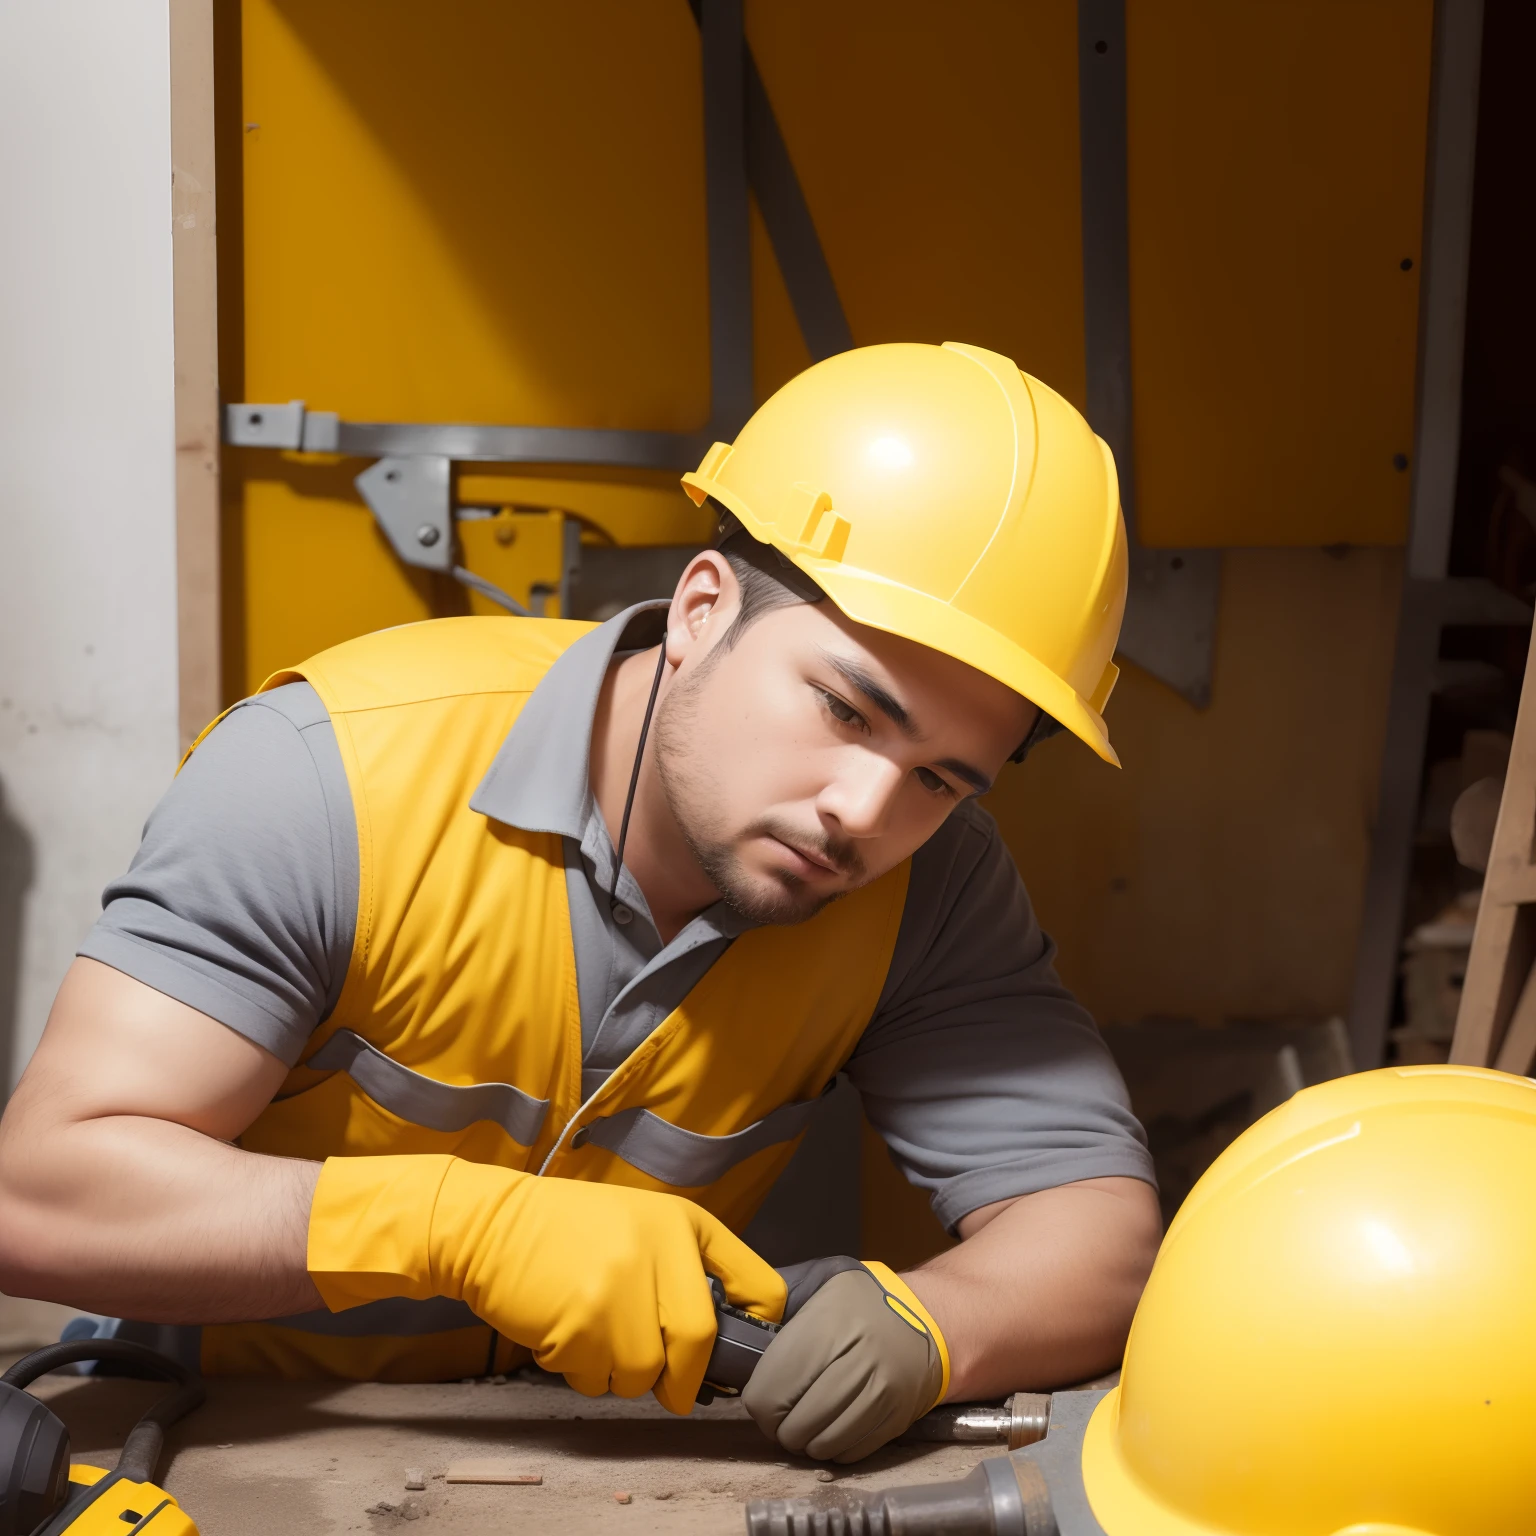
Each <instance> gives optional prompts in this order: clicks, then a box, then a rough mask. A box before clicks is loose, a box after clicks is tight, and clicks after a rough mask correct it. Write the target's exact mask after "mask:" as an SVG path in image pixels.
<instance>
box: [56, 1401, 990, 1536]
mask: <svg viewBox="0 0 1536 1536" xmlns="http://www.w3.org/2000/svg"><path fill="white" fill-rule="evenodd" d="M36 1390H37V1391H38V1394H39V1395H40V1396H43V1397H46V1398H47V1399H48V1401H49V1403H50V1405H51V1406H52V1408H53V1409H54V1411H55V1412H56V1413H58V1414H59V1415H60V1417H61V1418H63V1420H64V1422H65V1423H66V1424H67V1425H68V1426H69V1430H70V1436H71V1442H72V1448H73V1452H74V1460H76V1461H83V1462H87V1463H90V1464H92V1465H95V1466H108V1467H110V1466H111V1465H113V1462H114V1460H115V1458H116V1455H117V1450H118V1448H119V1447H120V1446H121V1444H122V1439H123V1436H124V1435H125V1434H126V1433H127V1431H128V1430H129V1428H130V1427H131V1426H132V1424H133V1422H134V1420H135V1419H136V1418H137V1417H138V1415H139V1414H140V1413H141V1412H143V1410H144V1409H145V1408H146V1407H147V1406H148V1405H149V1404H150V1403H151V1402H152V1401H153V1400H154V1398H155V1396H156V1395H157V1393H158V1392H161V1391H163V1390H164V1389H163V1388H157V1387H155V1386H152V1385H150V1384H149V1383H145V1382H135V1381H120V1380H101V1379H92V1378H82V1377H69V1376H51V1377H48V1378H45V1380H44V1381H42V1382H40V1383H39V1384H38V1387H37V1389H36ZM984 1454H987V1455H990V1454H1002V1448H1001V1447H997V1448H996V1449H995V1450H994V1448H992V1447H983V1446H974V1445H972V1446H951V1445H939V1446H888V1447H886V1449H885V1450H883V1451H880V1452H879V1453H877V1454H876V1455H875V1456H872V1457H871V1458H869V1460H867V1461H864V1462H860V1463H859V1464H858V1466H857V1467H855V1468H836V1469H834V1472H835V1478H836V1480H837V1481H838V1482H846V1483H850V1484H853V1485H855V1486H861V1487H875V1488H879V1487H889V1486H893V1485H895V1484H900V1483H926V1482H937V1481H941V1480H943V1479H946V1478H954V1477H961V1476H963V1475H964V1474H965V1473H966V1472H968V1471H969V1470H970V1469H971V1468H972V1467H973V1466H975V1464H976V1463H977V1461H978V1460H980V1459H981V1456H982V1455H984ZM466 1456H495V1457H497V1458H498V1459H499V1460H507V1461H512V1462H515V1463H516V1464H517V1466H518V1467H519V1468H520V1469H523V1470H526V1471H527V1472H529V1473H538V1474H540V1475H541V1476H542V1477H543V1482H542V1484H540V1485H539V1486H537V1487H529V1486H525V1487H515V1486H514V1487H508V1486H481V1485H464V1484H451V1485H450V1484H448V1483H446V1482H444V1480H443V1473H444V1471H445V1470H446V1469H447V1466H448V1463H449V1462H450V1461H456V1460H458V1459H459V1458H461V1457H466ZM412 1468H419V1469H420V1470H421V1471H422V1472H424V1473H425V1474H426V1488H425V1489H424V1490H423V1491H420V1492H408V1491H407V1489H406V1487H405V1481H406V1473H407V1471H408V1470H410V1469H412ZM825 1470H826V1469H825V1468H823V1467H822V1466H821V1465H820V1464H818V1463H816V1462H812V1461H810V1460H807V1459H805V1458H803V1457H790V1456H788V1455H787V1454H786V1453H785V1452H784V1451H782V1450H780V1449H779V1448H778V1447H777V1446H775V1445H773V1444H771V1443H770V1442H769V1441H768V1440H766V1439H765V1438H764V1437H763V1435H762V1434H761V1433H760V1432H759V1430H758V1429H757V1427H756V1426H755V1425H754V1424H753V1423H752V1421H751V1420H750V1419H749V1418H748V1417H747V1416H746V1413H745V1411H744V1410H743V1409H742V1408H741V1406H740V1405H739V1404H738V1403H733V1402H729V1401H718V1402H715V1403H713V1404H711V1405H710V1406H708V1407H705V1408H695V1409H694V1411H693V1413H692V1414H691V1415H690V1416H689V1417H688V1418H686V1419H679V1418H674V1417H673V1416H672V1415H671V1414H669V1413H667V1412H666V1411H665V1410H664V1409H663V1408H661V1407H660V1406H659V1405H658V1404H657V1403H656V1402H655V1401H654V1400H653V1399H651V1398H645V1399H642V1400H639V1401H634V1402H628V1401H624V1400H621V1399H618V1398H611V1397H605V1398H595V1399H594V1398H585V1397H581V1396H579V1395H578V1394H577V1393H575V1392H572V1391H570V1390H569V1389H568V1388H566V1387H564V1386H548V1385H543V1384H532V1383H528V1382H521V1381H515V1380H513V1381H508V1382H507V1383H505V1384H494V1383H491V1382H479V1383H474V1384H468V1385H460V1384H458V1383H453V1384H448V1385H435V1386H391V1385H374V1384H368V1385H361V1386H332V1385H318V1384H310V1383H297V1382H273V1381H257V1380H223V1381H212V1382H210V1383H209V1388H208V1402H207V1404H206V1405H205V1406H204V1407H203V1408H201V1409H199V1410H198V1411H197V1412H196V1413H195V1414H193V1415H192V1416H191V1417H190V1418H189V1419H187V1420H186V1421H185V1422H184V1423H183V1424H181V1425H180V1426H178V1427H177V1428H176V1429H174V1430H172V1431H171V1435H170V1438H169V1442H168V1448H167V1453H166V1458H165V1460H164V1462H163V1463H162V1465H161V1469H160V1481H161V1482H162V1483H163V1484H164V1485H165V1487H166V1488H168V1489H169V1490H170V1492H171V1493H172V1494H174V1495H175V1496H176V1498H177V1500H178V1501H179V1502H180V1503H181V1505H182V1507H183V1508H184V1509H186V1511H187V1512H188V1514H190V1515H191V1516H192V1518H193V1519H194V1520H195V1521H196V1522H197V1524H198V1526H199V1528H200V1529H201V1530H202V1532H203V1536H257V1533H258V1532H259V1533H260V1536H316V1533H318V1532H338V1533H342V1532H354V1531H357V1532H366V1533H369V1536H434V1533H442V1536H448V1533H453V1536H478V1533H481V1532H485V1533H490V1532H497V1533H501V1532H505V1531H508V1530H514V1529H516V1530H522V1531H526V1532H545V1531H551V1532H561V1533H570V1536H584V1533H587V1532H593V1533H602V1536H618V1533H626V1536H640V1533H652V1532H654V1533H658V1536H662V1533H673V1532H676V1533H679V1536H684V1533H686V1536H704V1533H711V1536H713V1533H720V1536H726V1533H729V1536H740V1533H741V1532H743V1531H744V1529H745V1525H744V1522H743V1519H742V1512H741V1506H742V1503H743V1501H744V1500H746V1499H753V1498H764V1497H767V1498H785V1497H793V1496H797V1495H801V1494H808V1493H810V1492H812V1491H813V1490H814V1489H817V1488H819V1487H822V1486H823V1484H822V1482H821V1481H820V1480H818V1478H817V1473H818V1471H822V1472H824V1471H825ZM616 1493H628V1494H630V1495H631V1496H632V1501H631V1502H630V1503H628V1504H620V1503H618V1502H617V1501H616V1500H615V1498H614V1495H615V1494H616ZM408 1501H409V1502H408ZM423 1521H424V1522H425V1523H424V1524H423V1523H422V1522H423Z"/></svg>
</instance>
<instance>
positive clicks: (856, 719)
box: [821, 692, 862, 725]
mask: <svg viewBox="0 0 1536 1536" xmlns="http://www.w3.org/2000/svg"><path fill="white" fill-rule="evenodd" d="M821 697H822V699H823V700H824V701H825V702H826V706H827V708H828V710H830V711H831V714H832V718H833V719H834V720H840V721H842V723H843V724H844V725H858V724H860V723H861V722H862V716H861V715H860V714H859V712H858V710H856V709H855V708H854V707H853V705H851V704H849V703H846V702H845V701H844V700H842V699H840V698H838V696H837V695H836V694H835V693H825V692H824V693H823V694H822V696H821Z"/></svg>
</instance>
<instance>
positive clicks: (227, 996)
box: [79, 683, 358, 1066]
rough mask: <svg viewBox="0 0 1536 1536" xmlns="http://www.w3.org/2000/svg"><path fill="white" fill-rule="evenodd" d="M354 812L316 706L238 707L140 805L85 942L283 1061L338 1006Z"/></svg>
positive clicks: (297, 691) (300, 686)
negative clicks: (138, 837) (135, 835)
mask: <svg viewBox="0 0 1536 1536" xmlns="http://www.w3.org/2000/svg"><path fill="white" fill-rule="evenodd" d="M357 862H358V861H357V823H356V818H355V816H354V814H353V811H352V802H351V795H350V793H349V791H348V788H347V782H346V771H345V769H344V768H343V766H342V762H341V754H340V752H339V751H338V749H337V746H336V737H335V732H334V729H333V728H332V726H331V722H330V719H329V717H328V715H327V714H326V711H325V707H324V705H322V704H321V702H320V699H319V697H318V696H317V695H316V693H315V691H314V690H313V688H311V687H310V686H309V684H308V683H290V684H287V685H286V686H284V687H282V688H278V689H274V690H273V691H272V692H271V693H266V694H260V695H258V696H257V697H256V698H254V699H248V700H246V701H245V702H244V703H243V704H240V705H237V706H236V707H235V708H234V709H233V710H231V711H230V713H229V714H228V715H227V716H225V718H224V719H223V720H222V721H220V722H219V724H218V725H217V726H216V727H215V728H214V729H213V730H212V731H211V732H210V733H209V735H208V737H207V738H206V740H204V741H203V743H202V744H201V745H200V746H199V747H198V749H197V750H196V751H195V752H194V753H193V754H192V756H191V757H190V758H189V759H188V760H187V763H186V765H185V766H184V767H183V768H182V770H181V772H180V773H179V774H178V775H177V776H176V778H175V779H174V780H173V781H172V783H171V786H170V788H169V789H168V790H167V791H166V792H165V795H164V796H163V797H162V798H161V800H160V803H159V804H158V805H157V806H156V807H155V809H154V811H153V812H152V813H151V815H150V818H149V821H148V823H147V824H146V826H145V828H144V837H143V841H142V842H141V843H140V845H139V850H138V852H137V854H135V856H134V859H133V863H132V865H131V866H130V867H129V869H128V872H127V873H126V874H125V875H123V876H122V877H121V878H120V879H118V880H114V881H113V882H112V883H111V884H110V885H109V886H108V887H107V888H106V891H105V892H104V894H103V896H102V914H101V917H100V918H99V919H98V920H97V922H96V925H95V926H94V927H93V928H92V929H91V931H90V933H89V934H88V935H87V936H86V939H85V942H84V943H83V944H82V945H81V946H80V951H79V952H80V954H82V955H84V956H86V957H87V958H89V959H92V960H99V961H100V962H101V963H102V964H104V965H110V966H112V967H113V968H114V969H115V970H119V971H122V972H123V973H124V974H126V975H129V976H132V977H133V978H134V979H135V980H137V981H142V982H143V983H144V984H145V985H146V986H150V987H153V988H154V989H155V990H156V991H157V992H163V993H165V994H166V996H168V997H174V998H175V999H177V1001H179V1002H183V1003H186V1004H187V1005H188V1006H189V1007H192V1008H196V1009H197V1010H198V1011H199V1012H201V1013H205V1014H207V1015H209V1017H211V1018H214V1019H217V1020H218V1021H219V1022H220V1023H221V1024H225V1025H227V1026H228V1027H229V1028H230V1029H232V1030H234V1031H235V1032H236V1033H237V1034H241V1035H244V1036H245V1037H246V1038H247V1039H250V1040H253V1041H255V1043H256V1044H257V1045H260V1046H262V1047H264V1048H265V1049H266V1050H268V1051H270V1052H271V1053H272V1054H273V1055H274V1056H277V1057H279V1058H280V1059H281V1060H283V1061H285V1062H287V1063H288V1064H289V1065H290V1066H291V1065H293V1063H294V1062H295V1061H296V1060H297V1059H298V1057H299V1055H300V1053H301V1052H302V1050H303V1048H304V1044H305V1041H306V1040H307V1039H308V1038H309V1035H310V1033H311V1031H313V1029H314V1028H315V1026H316V1025H317V1024H318V1023H319V1022H320V1020H321V1019H323V1018H324V1017H325V1015H326V1014H327V1013H328V1012H329V1011H330V1009H331V1008H332V1007H333V1006H334V1005H335V1001H336V998H337V997H338V995H339V994H340V991H341V985H342V982H343V981H344V979H345V977H346V971H347V965H348V962H349V959H350V955H351V949H352V935H353V930H354V928H355V926H356V922H357V890H358V870H357Z"/></svg>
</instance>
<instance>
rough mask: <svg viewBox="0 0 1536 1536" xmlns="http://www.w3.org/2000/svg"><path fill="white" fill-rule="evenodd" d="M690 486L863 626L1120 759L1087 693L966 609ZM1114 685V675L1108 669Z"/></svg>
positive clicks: (696, 479) (725, 491) (701, 481)
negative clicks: (835, 556)
mask: <svg viewBox="0 0 1536 1536" xmlns="http://www.w3.org/2000/svg"><path fill="white" fill-rule="evenodd" d="M683 488H684V489H685V490H686V491H687V492H688V494H689V496H691V497H692V498H693V499H694V500H695V501H696V502H698V503H700V504H701V505H702V503H703V502H704V500H705V499H706V498H708V499H710V500H712V501H715V502H718V503H719V505H721V506H722V507H724V508H725V510H726V511H727V512H729V513H730V514H731V515H732V516H733V517H734V518H735V519H736V520H737V522H739V523H740V524H741V526H742V527H743V528H744V529H745V530H746V531H747V532H748V533H749V534H751V535H752V537H753V538H754V539H756V540H757V541H758V543H759V544H768V545H770V546H772V547H773V548H774V549H777V550H778V552H779V553H780V554H781V555H782V556H783V557H784V558H785V559H786V560H788V561H790V562H791V563H792V564H793V565H795V566H797V567H799V569H800V570H802V571H804V572H805V573H806V575H807V576H809V577H810V578H811V579H812V580H813V581H814V582H815V583H816V585H817V586H819V587H820V588H821V590H822V591H823V592H825V593H826V594H827V596H828V597H829V598H831V599H832V601H833V602H834V603H836V604H837V607H838V609H839V610H840V611H841V612H843V613H845V614H846V615H847V616H848V617H849V618H850V619H852V620H853V621H854V622H855V623H856V624H867V625H869V627H870V628H871V629H883V630H884V631H885V632H886V633H887V634H891V635H900V636H901V637H902V638H903V639H905V640H912V641H914V642H916V643H917V644H918V645H926V646H927V647H928V648H929V649H930V650H935V651H939V652H942V653H943V654H944V655H945V656H953V657H954V658H955V660H956V661H963V662H964V663H965V664H966V665H967V666H968V667H975V668H976V670H977V671H978V672H984V673H986V675H987V676H988V677H995V678H996V679H997V680H998V682H1000V683H1002V684H1003V685H1004V686H1005V687H1008V688H1011V689H1013V691H1014V692H1015V693H1017V694H1020V695H1022V696H1023V697H1024V698H1026V699H1028V700H1029V702H1030V703H1031V704H1033V705H1035V706H1036V708H1038V709H1043V710H1044V711H1045V712H1046V714H1048V715H1050V716H1051V717H1052V719H1054V720H1058V721H1060V722H1061V724H1062V725H1064V726H1065V727H1066V728H1067V730H1069V731H1071V733H1072V734H1073V735H1074V736H1076V737H1077V739H1078V740H1079V741H1081V742H1084V743H1085V744H1086V745H1087V746H1089V747H1091V748H1092V749H1093V751H1094V752H1095V753H1096V754H1097V755H1098V756H1099V757H1101V758H1103V760H1104V761H1105V762H1106V763H1109V764H1110V765H1111V766H1112V767H1115V768H1118V767H1119V766H1120V758H1119V756H1118V755H1117V753H1116V752H1115V749H1114V748H1113V747H1112V746H1111V745H1110V743H1109V728H1108V727H1107V726H1106V725H1105V724H1104V717H1103V715H1101V714H1100V713H1099V712H1098V710H1096V709H1095V708H1094V707H1093V706H1092V705H1091V704H1090V703H1089V702H1088V701H1087V700H1086V699H1085V698H1084V697H1083V696H1082V695H1081V694H1080V693H1078V692H1077V691H1076V690H1075V689H1073V688H1072V687H1071V685H1070V684H1068V683H1066V682H1064V681H1063V680H1062V679H1061V678H1060V677H1058V676H1057V675H1056V673H1054V672H1053V671H1052V670H1051V669H1050V668H1049V667H1048V666H1046V665H1045V663H1044V662H1042V661H1040V660H1038V659H1037V658H1036V657H1034V656H1031V655H1030V653H1029V652H1028V651H1026V650H1025V649H1024V647H1023V646H1021V645H1017V644H1015V643H1014V642H1013V641H1012V640H1010V639H1008V637H1007V636H1006V635H1002V634H999V633H998V632H997V630H995V629H993V628H992V627H991V626H990V625H987V624H983V623H981V622H980V621H979V620H977V619H973V618H972V617H971V616H970V615H969V614H968V613H966V612H964V611H963V610H962V609H959V608H956V607H954V606H953V605H951V604H949V603H943V602H940V601H939V600H938V599H937V598H936V597H930V596H929V595H928V594H927V593H926V592H918V591H916V590H915V589H913V588H912V587H908V586H903V585H902V584H901V583H900V582H895V581H890V580H888V579H887V578H885V577H884V576H877V575H875V574H874V572H872V571H864V570H860V569H859V568H858V567H857V566H850V565H847V564H845V563H844V562H843V561H841V560H827V559H823V558H821V557H819V556H816V555H813V554H810V553H808V552H807V551H805V550H804V549H803V548H802V549H797V548H793V547H791V548H788V549H786V548H785V547H784V546H783V545H782V544H781V543H780V542H779V541H778V540H777V539H772V538H768V537H766V530H765V529H764V528H763V526H762V524H761V523H760V522H759V521H758V519H757V518H756V517H755V516H754V515H753V513H752V509H751V508H750V507H748V506H746V505H745V504H744V503H743V502H742V500H741V498H740V497H739V496H736V495H734V494H733V493H732V492H731V490H730V489H729V487H727V486H724V485H721V484H720V482H719V481H718V480H715V479H713V478H709V477H706V476H704V475H697V474H688V475H684V476H683ZM1108 676H1109V679H1110V683H1109V684H1107V685H1106V686H1105V688H1104V693H1105V695H1106V696H1107V695H1108V692H1109V686H1110V685H1112V682H1113V678H1114V676H1115V672H1114V669H1113V668H1110V670H1109V674H1108Z"/></svg>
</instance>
